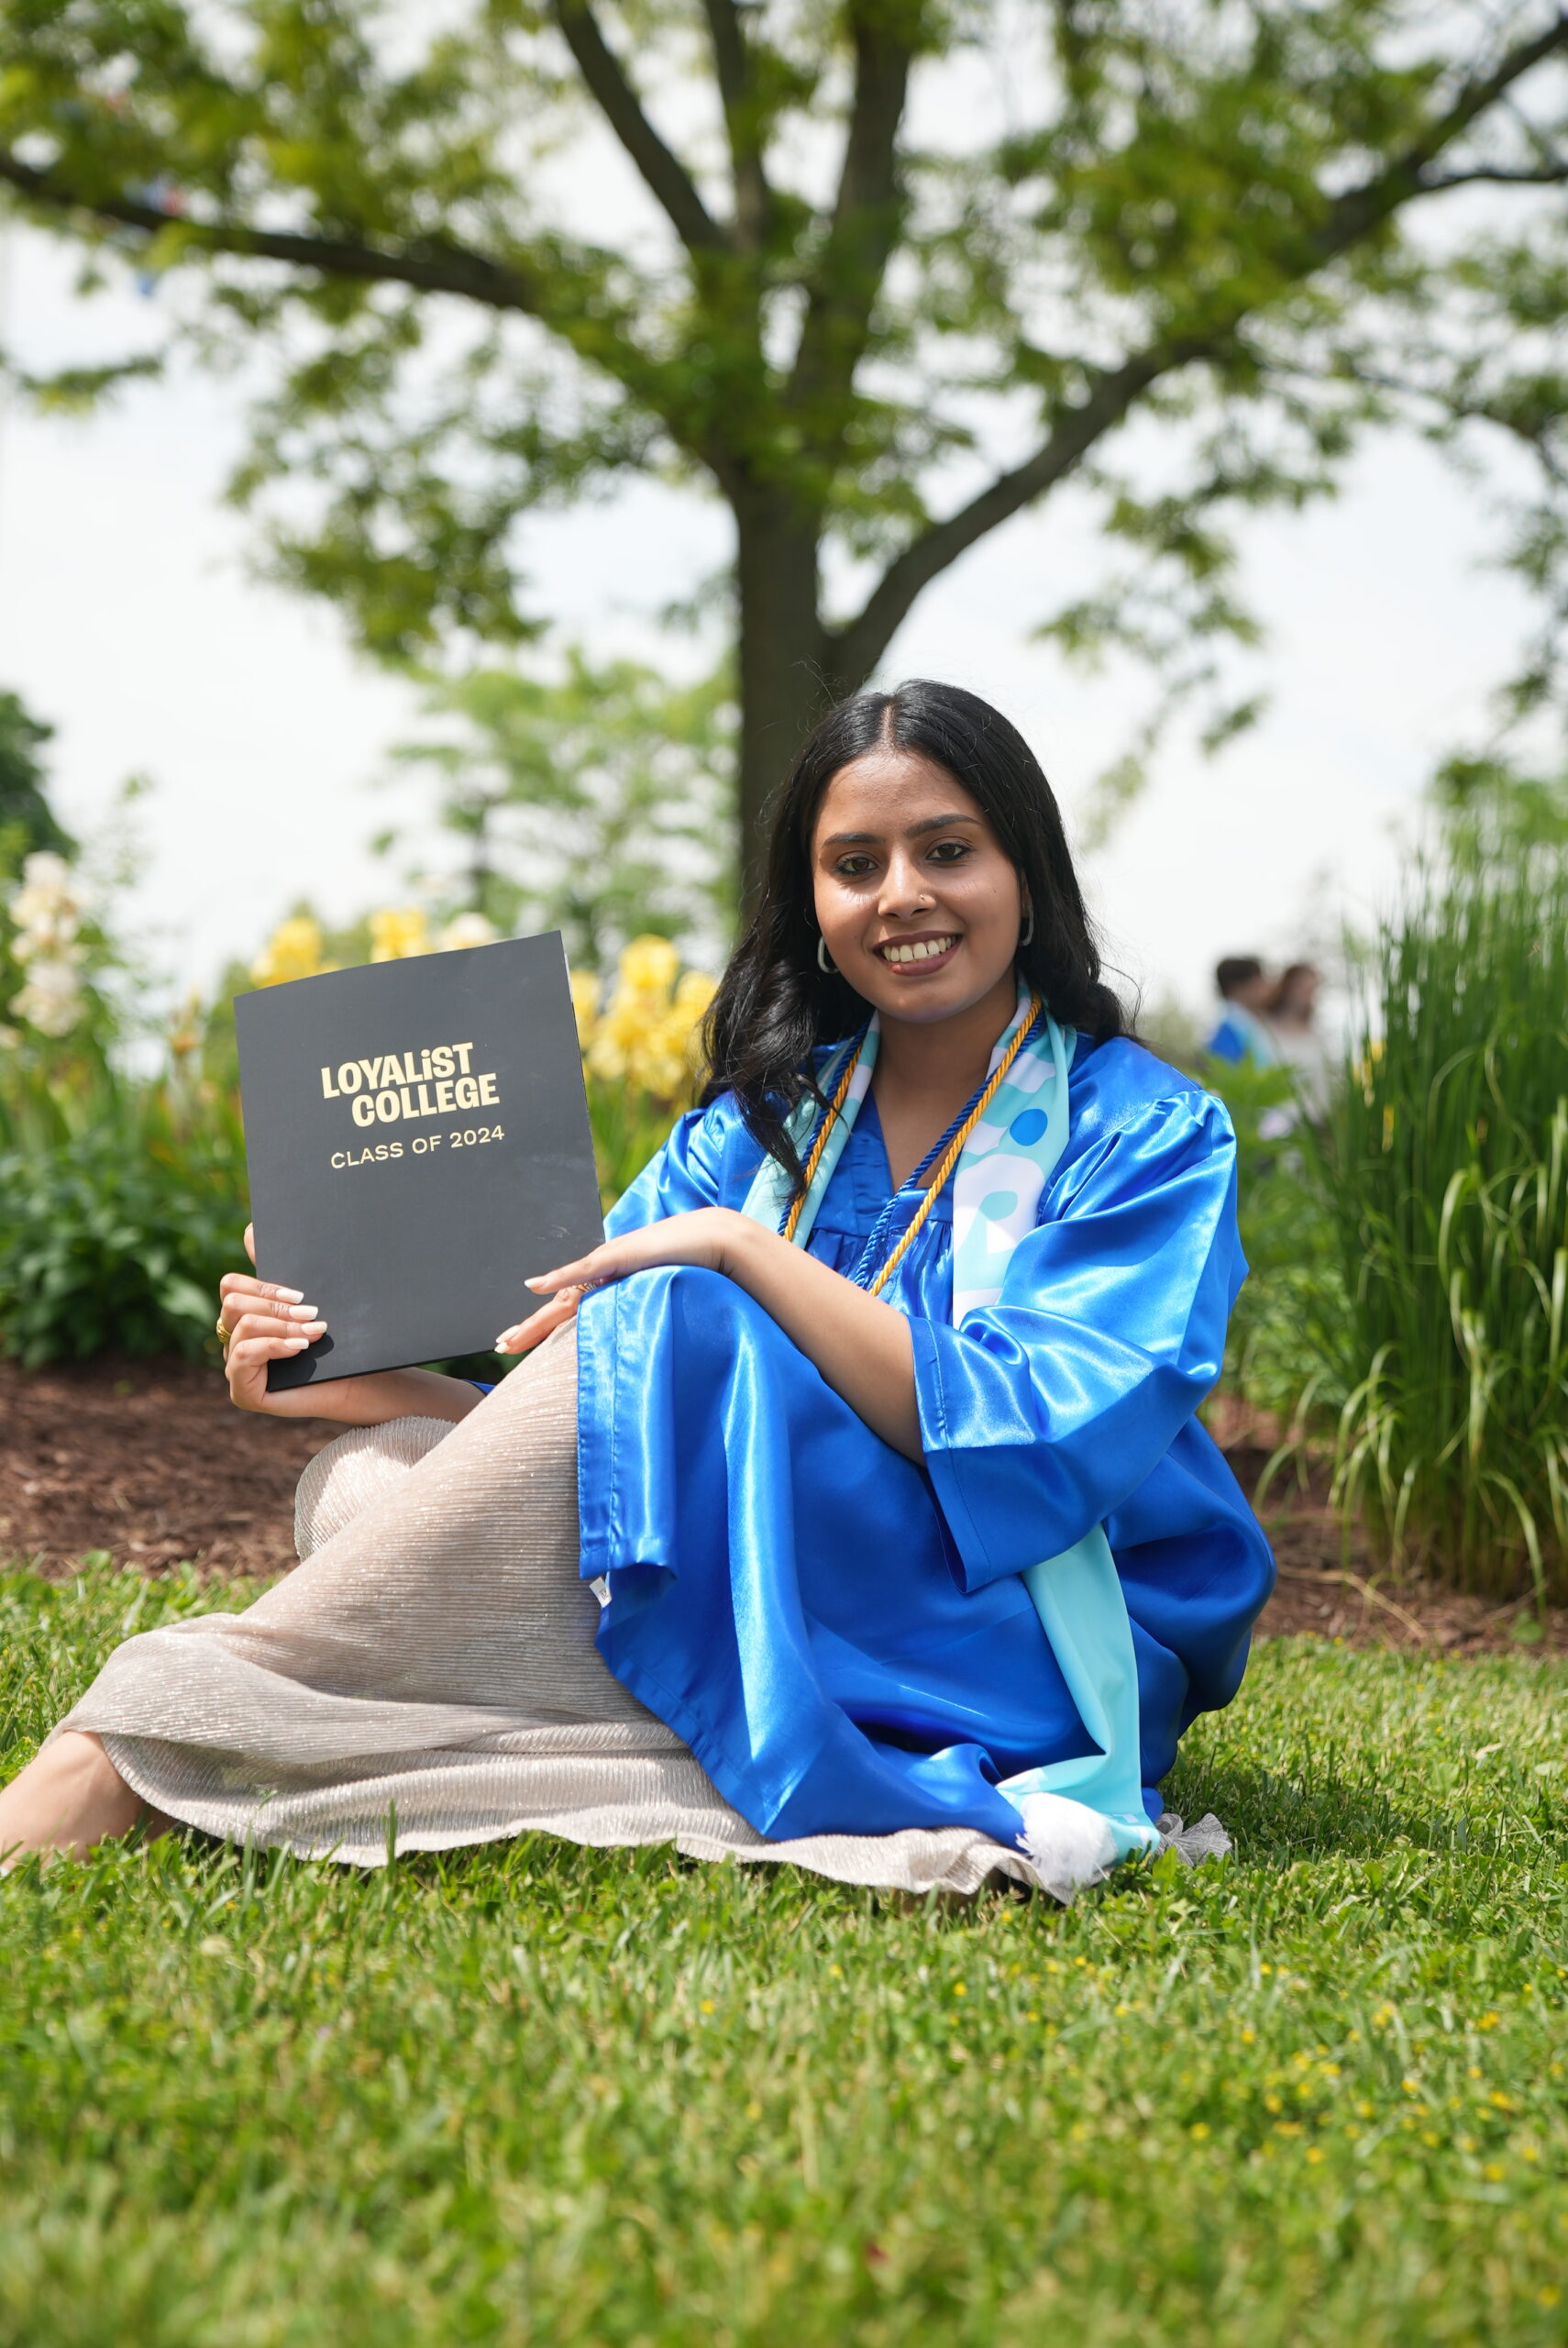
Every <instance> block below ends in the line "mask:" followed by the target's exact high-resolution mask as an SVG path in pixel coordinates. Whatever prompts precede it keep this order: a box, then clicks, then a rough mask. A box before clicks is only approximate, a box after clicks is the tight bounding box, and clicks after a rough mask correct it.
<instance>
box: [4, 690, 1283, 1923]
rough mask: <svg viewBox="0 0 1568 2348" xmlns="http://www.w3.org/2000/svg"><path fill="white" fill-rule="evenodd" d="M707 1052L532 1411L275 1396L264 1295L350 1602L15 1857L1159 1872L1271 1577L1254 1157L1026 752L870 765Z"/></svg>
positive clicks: (152, 1662) (820, 796)
mask: <svg viewBox="0 0 1568 2348" xmlns="http://www.w3.org/2000/svg"><path fill="white" fill-rule="evenodd" d="M710 1048H711V1064H712V1080H711V1081H710V1083H709V1086H708V1090H707V1093H706V1096H705V1098H706V1105H705V1106H704V1107H703V1108H701V1109H700V1110H696V1111H694V1112H693V1113H691V1114H690V1116H688V1117H685V1118H683V1119H682V1120H681V1122H680V1123H679V1124H678V1125H677V1127H676V1129H675V1131H674V1133H673V1135H671V1137H670V1139H669V1141H668V1143H667V1145H666V1146H665V1147H664V1148H663V1149H662V1150H661V1151H660V1153H659V1155H658V1156H657V1157H656V1158H655V1159H654V1161H653V1162H652V1164H651V1165H650V1166H649V1167H648V1168H646V1171H645V1172H644V1173H643V1174H642V1176H641V1177H640V1178H639V1180H637V1181H636V1182H635V1184H634V1185H633V1187H632V1189H631V1190H630V1191H628V1193H627V1194H626V1196H625V1197H624V1199H623V1200H622V1201H621V1202H620V1204H619V1205H618V1206H617V1207H616V1209H615V1211H614V1213H613V1214H612V1215H611V1217H610V1222H609V1230H610V1236H609V1237H608V1238H607V1239H606V1241H605V1243H604V1245H603V1246H602V1247H599V1248H596V1249H595V1250H594V1251H593V1252H592V1254H591V1255H589V1256H587V1257H584V1258H583V1259H582V1260H581V1261H580V1262H579V1263H574V1264H566V1265H562V1266H560V1267H558V1268H557V1269H556V1270H554V1271H551V1272H547V1273H545V1274H544V1275H542V1276H541V1277H540V1278H538V1279H533V1280H531V1281H530V1282H529V1283H528V1285H529V1287H530V1288H531V1289H533V1290H535V1291H536V1293H537V1294H541V1295H543V1296H545V1297H546V1298H547V1300H548V1301H547V1302H546V1304H545V1305H544V1306H543V1308H542V1309H541V1310H539V1311H538V1312H536V1313H535V1314H534V1316H533V1317H532V1318H531V1319H530V1320H528V1321H526V1322H525V1323H523V1324H521V1325H520V1326H517V1327H514V1328H511V1329H508V1330H506V1331H504V1332H503V1333H502V1337H501V1339H500V1340H499V1344H500V1346H501V1347H502V1350H508V1351H512V1352H514V1353H525V1354H527V1355H528V1357H529V1358H528V1360H527V1361H526V1362H525V1364H524V1365H523V1366H522V1367H521V1368H519V1369H518V1370H517V1371H516V1372H515V1373H514V1374H513V1376H512V1377H510V1378H508V1379H506V1380H505V1381H504V1382H503V1383H502V1385H501V1386H500V1387H499V1388H498V1389H497V1390H495V1392H493V1393H492V1394H491V1395H489V1396H488V1397H482V1396H481V1393H480V1390H476V1389H475V1388H474V1387H472V1386H469V1385H466V1384H463V1383H461V1382H459V1381H458V1380H456V1379H443V1378H439V1377H436V1376H434V1375H432V1374H430V1373H428V1372H425V1371H422V1370H400V1371H396V1372H391V1373H387V1374H385V1375H382V1376H379V1377H370V1378H359V1379H342V1380H339V1381H337V1383H335V1384H328V1385H321V1384H315V1385H312V1386H309V1387H304V1388H300V1389H296V1390H290V1391H287V1392H283V1393H278V1394H271V1393H269V1392H268V1391H267V1387H266V1373H267V1365H268V1363H269V1362H270V1361H273V1360H276V1359H278V1358H280V1357H283V1356H285V1355H287V1354H289V1353H291V1352H293V1351H295V1350H297V1349H299V1348H300V1347H301V1346H304V1345H305V1344H306V1343H308V1342H309V1340H310V1339H311V1338H312V1337H313V1336H315V1335H319V1334H320V1332H321V1331H322V1329H323V1328H324V1327H325V1325H326V1324H325V1323H324V1322H323V1321H322V1320H321V1319H320V1318H318V1316H317V1312H316V1307H315V1301H307V1300H305V1299H303V1298H301V1297H299V1296H297V1295H296V1294H295V1293H294V1292H293V1291H292V1290H287V1289H282V1288H278V1287H274V1286H271V1285H270V1284H268V1283H266V1282H264V1281H261V1280H258V1279H254V1278H253V1277H251V1276H250V1275H249V1274H248V1273H232V1274H230V1275H229V1276H228V1277H227V1278H226V1279H225V1281H224V1284H223V1314H224V1319H225V1322H226V1327H227V1330H228V1333H229V1342H228V1347H227V1360H228V1379H229V1385H230V1388H231V1390H232V1392H233V1396H234V1399H235V1401H237V1403H238V1404H239V1405H240V1406H241V1407H242V1408H244V1409H248V1410H256V1411H271V1412H277V1413H279V1414H281V1415H290V1416H293V1415H300V1414H305V1413H308V1414H313V1415H315V1416H318V1417H325V1418H330V1419H335V1420H337V1421H339V1422H344V1423H347V1424H348V1426H349V1427H350V1428H351V1429H352V1430H353V1431H352V1432H351V1433H348V1434H344V1435H343V1436H341V1437H340V1438H339V1439H338V1441H337V1442H336V1443H334V1444H332V1445H329V1447H328V1448H327V1449H326V1451H324V1452H323V1453H322V1454H321V1455H320V1456H319V1457H318V1458H316V1459H315V1461H313V1463H312V1465H311V1466H310V1467H309V1468H308V1469H307V1470H306V1472H305V1475H304V1479H303V1480H302V1483H301V1486H300V1498H299V1510H298V1530H299V1548H300V1555H301V1557H302V1559H303V1560H304V1562H303V1563H302V1564H301V1565H300V1567H298V1568H297V1570H296V1571H295V1572H293V1573H292V1574H290V1575H289V1576H288V1577H287V1578H285V1579H284V1580H283V1581H282V1582H281V1583H280V1584H279V1585H278V1586H277V1587H276V1588H275V1589H272V1590H271V1591H269V1592H268V1593H267V1595H266V1596H265V1597H263V1598H261V1599H259V1600H258V1601H257V1602H256V1603H255V1604H254V1605H253V1606H251V1607H250V1608H249V1609H248V1611H246V1612H245V1613H242V1614H237V1615H233V1614H214V1615H210V1616H206V1617H204V1618H202V1619H200V1620H196V1621H188V1622H183V1623H178V1624H175V1625H172V1626H171V1627H168V1628H165V1629H161V1630H156V1631H151V1632H149V1633H147V1634H144V1635H142V1636H141V1637H138V1638H133V1639H130V1640H128V1641H127V1643H126V1644H125V1645H123V1646H122V1647H120V1648H119V1649H118V1650H117V1651H116V1654H115V1655H113V1656H111V1657H110V1659H109V1661H108V1663H107V1664H106V1665H105V1668H104V1670H103V1671H102V1672H101V1673H100V1675H99V1677H98V1678H97V1679H96V1680H95V1681H94V1685H93V1686H92V1688H91V1689H89V1690H88V1691H87V1693H86V1694H85V1696H83V1699H82V1700H81V1702H80V1703H79V1704H78V1705H77V1706H76V1708H75V1710H74V1711H72V1712H71V1714H70V1715H69V1717H68V1718H67V1719H66V1720H65V1721H63V1722H61V1725H60V1727H59V1728H57V1729H56V1730H55V1732H54V1733H53V1735H52V1736H51V1738H50V1740H49V1742H48V1743H47V1744H45V1746H44V1748H43V1750H42V1751H41V1752H40V1753H39V1755H38V1757H37V1758H36V1759H35V1760H33V1761H32V1762H31V1763H29V1765H28V1767H27V1768H26V1769H24V1770H23V1772H22V1773H21V1775H20V1776H19V1777H18V1778H17V1779H16V1781H15V1782H14V1783H13V1784H12V1785H11V1786H10V1787H9V1788H8V1789H6V1791H5V1792H4V1793H3V1794H0V1849H4V1848H7V1847H8V1848H9V1849H10V1850H11V1851H12V1853H13V1854H14V1853H16V1852H17V1850H19V1849H20V1850H28V1849H39V1848H70V1849H72V1850H78V1851H80V1850H83V1849H85V1848H87V1847H89V1846H90V1845H92V1844H95V1843H97V1842H98V1841H100V1840H101V1839H103V1838H104V1837H105V1836H108V1835H113V1834H119V1833H126V1832H127V1830H128V1829H130V1828H131V1827H133V1826H134V1825H136V1824H137V1823H138V1822H141V1823H143V1824H144V1825H145V1826H148V1827H149V1828H150V1829H152V1830H155V1831H156V1830H158V1829H160V1828H161V1826H162V1825H163V1824H164V1823H165V1822H168V1821H170V1820H174V1821H179V1822H183V1823H185V1824H188V1825H191V1826H195V1827H199V1828H203V1829H205V1830H206V1831H207V1832H208V1833H215V1834H221V1835H226V1836H229V1837H231V1838H233V1839H235V1840H250V1841H254V1842H256V1843H259V1844H281V1845H282V1846H284V1847H285V1848H287V1849H289V1850H292V1851H294V1852H297V1853H299V1854H301V1855H333V1856H336V1857H338V1858H340V1859H346V1860H350V1861H353V1862H355V1863H357V1864H359V1865H361V1866H374V1865H377V1864H378V1863H380V1862H381V1860H383V1859H384V1858H385V1857H386V1855H388V1853H389V1851H391V1850H392V1849H393V1848H394V1847H395V1848H396V1849H398V1850H404V1851H406V1850H431V1849H444V1848H447V1847H450V1846H452V1845H456V1844H470V1843H480V1842H484V1841H488V1840H492V1839H495V1838H497V1837H502V1836H509V1835H514V1834H517V1833H522V1832H524V1831H525V1830H527V1829H530V1828H546V1829H548V1830H550V1831H551V1832H554V1833H559V1834H563V1835H567V1836H569V1837H572V1838H574V1839H575V1840H577V1841H580V1842H583V1843H591V1844H617V1843H620V1844H632V1843H644V1842H656V1841H664V1840H670V1839H673V1840H675V1841H677V1842H678V1843H679V1845H680V1847H681V1848H682V1849H684V1850H687V1851H690V1852H694V1853H699V1854H705V1855H723V1854H726V1853H732V1854H735V1855H741V1856H745V1857H750V1858H763V1857H767V1858H773V1859H778V1858H789V1859H792V1860H795V1861H797V1862H799V1863H801V1864H803V1865H805V1866H812V1867H814V1868H817V1869H818V1870H820V1871H821V1872H822V1873H823V1874H826V1875H831V1876H837V1877H843V1878H846V1879H849V1880H853V1881H857V1882H867V1883H877V1884H889V1885H906V1886H913V1887H929V1886H931V1885H933V1884H942V1885H944V1886H945V1887H947V1888H955V1889H973V1888H976V1887H977V1885H978V1884H979V1883H980V1882H981V1881H983V1880H984V1879H985V1877H987V1876H988V1875H989V1874H992V1873H995V1872H998V1871H1000V1872H1003V1873H1009V1874H1011V1875H1012V1876H1014V1877H1017V1878H1019V1879H1021V1880H1023V1881H1026V1882H1036V1883H1043V1884H1045V1885H1046V1886H1048V1887H1049V1888H1052V1889H1054V1890H1055V1891H1057V1892H1058V1893H1062V1894H1066V1893H1070V1891H1071V1889H1072V1888H1073V1887H1074V1886H1075V1885H1076V1884H1077V1883H1079V1882H1083V1881H1088V1880H1093V1879H1095V1878H1096V1877H1098V1876H1099V1874H1100V1873H1102V1872H1103V1871H1104V1870H1105V1868H1107V1867H1108V1866H1110V1865H1112V1864H1113V1863H1114V1862H1115V1860H1116V1859H1117V1858H1119V1857H1122V1856H1126V1855H1128V1854H1130V1853H1132V1852H1133V1851H1135V1850H1139V1849H1144V1848H1148V1847H1151V1846H1152V1845H1153V1844H1154V1842H1155V1840H1156V1830H1155V1827H1154V1824H1153V1821H1154V1820H1155V1819H1156V1818H1157V1816H1158V1815H1159V1812H1160V1801H1159V1798H1158V1795H1157V1793H1156V1792H1155V1791H1154V1789H1155V1788H1156V1787H1157V1786H1158V1784H1159V1782H1160V1780H1161V1778H1163V1777H1164V1776H1165V1773H1166V1771H1167V1770H1168V1769H1169V1767H1170V1766H1171V1763H1172V1761H1173V1759H1174V1758H1175V1755H1176V1740H1177V1738H1178V1737H1179V1736H1180V1734H1181V1733H1182V1731H1183V1730H1184V1729H1185V1728H1186V1727H1187V1723H1188V1722H1190V1721H1191V1720H1192V1719H1193V1718H1194V1716H1195V1715H1196V1714H1197V1713H1198V1712H1200V1711H1206V1710H1209V1709H1210V1708H1212V1707H1215V1706H1218V1705H1221V1704H1225V1703H1227V1702H1229V1700H1230V1699H1231V1696H1232V1695H1234V1693H1235V1691H1236V1689H1237V1687H1238V1685H1239V1683H1240V1680H1241V1677H1242V1668H1243V1666H1244V1663H1245V1658H1246V1653H1247V1642H1248V1636H1249V1633H1250V1630H1251V1626H1252V1623H1253V1619H1254V1618H1255V1616H1256V1614H1257V1612H1258V1610H1259V1608H1260V1607H1261V1606H1262V1604H1263V1602H1264V1599H1265V1597H1266V1596H1267V1594H1268V1590H1269V1588H1270V1584H1271V1581H1272V1578H1273V1567H1272V1564H1271V1561H1270V1557H1269V1553H1268V1548H1267V1545H1266V1543H1265V1542H1264V1538H1263V1535H1262V1534H1261V1533H1260V1531H1259V1529H1258V1526H1257V1524H1256V1523H1255V1522H1254V1520H1253V1516H1252V1514H1251V1513H1250V1512H1249V1510H1248V1508H1247V1506H1246V1503H1245V1501H1243V1499H1242V1495H1241V1492H1240V1491H1239V1490H1238V1489H1237V1486H1236V1484H1235V1482H1234V1480H1233V1479H1232V1478H1231V1474H1230V1471H1229V1469H1228V1468H1227V1467H1226V1466H1225V1464H1224V1462H1223V1460H1222V1459H1221V1458H1220V1455H1219V1453H1218V1452H1217V1451H1216V1449H1215V1447H1214V1445H1213V1444H1212V1443H1211V1442H1210V1441H1209V1437H1208V1436H1207V1434H1205V1433H1204V1431H1203V1429H1202V1428H1201V1427H1200V1426H1199V1425H1198V1422H1197V1420H1196V1417H1195V1415H1194V1413H1195V1412H1196V1410H1197V1408H1198V1403H1199V1402H1200V1401H1202V1399H1203V1397H1204V1395H1205V1394H1206V1393H1207V1392H1208V1390H1209V1388H1210V1387H1211V1386H1212V1385H1213V1383H1214V1380H1215V1379H1216V1378H1217V1376H1218V1375H1219V1370H1220V1359H1221V1354H1222V1349H1223V1345H1224V1335H1225V1323H1226V1317H1227V1314H1228V1312H1229V1311H1230V1308H1231V1302H1232V1300H1233V1298H1234V1294H1235V1291H1236V1289H1237V1287H1238V1286H1239V1284H1240V1281H1241V1279H1242V1274H1243V1271H1244V1266H1243V1264H1242V1257H1241V1252H1240V1247H1239V1245H1238V1241H1237V1235H1236V1215H1235V1162H1234V1155H1235V1154H1234V1141H1233V1137H1232V1135H1231V1128H1230V1124H1229V1123H1228V1121H1227V1118H1226V1114H1225V1111H1224V1109H1223V1108H1222V1107H1221V1106H1220V1103H1219V1102H1217V1101H1215V1100H1214V1099H1212V1098H1211V1097H1210V1096H1209V1094H1207V1093H1205V1092H1203V1091H1201V1090H1199V1088H1198V1086H1196V1085H1194V1084H1192V1083H1190V1082H1189V1081H1188V1080H1187V1079H1186V1078H1185V1077H1182V1076H1179V1075H1177V1074H1176V1073H1175V1071H1173V1070H1172V1069H1169V1068H1166V1067H1164V1066H1163V1065H1162V1064H1161V1063H1160V1062H1159V1061H1158V1060H1156V1059H1154V1058H1152V1056H1151V1055H1150V1054H1149V1053H1148V1052H1147V1051H1145V1050H1144V1049H1143V1047H1141V1046H1140V1045H1138V1044H1137V1043H1135V1042H1133V1041H1132V1039H1131V1038H1130V1037H1129V1036H1127V1035H1126V1034H1125V1032H1124V1023H1123V1019H1122V1014H1121V1008H1120V1006H1119V1004H1118V1002H1117V1001H1116V999H1115V997H1114V996H1113V995H1112V994H1111V993H1110V991H1109V989H1108V988H1106V987H1105V986H1104V985H1103V984H1102V983H1101V981H1100V976H1099V955H1098V953H1097V951H1096V947H1095V944H1094V940H1093V937H1092V935H1091V932H1090V928H1089V925H1088V920H1087V918H1086V915H1085V912H1084V907H1083V901H1082V898H1081V895H1080V892H1079V889H1078V883H1077V877H1076V875H1075V873H1074V870H1073V865H1072V860H1071V858H1070V856H1069V854H1068V851H1067V847H1066V840H1065V837H1064V835H1063V830H1062V823H1061V818H1060V815H1059V814H1058V811H1057V808H1056V803H1055V799H1054V798H1053V796H1052V793H1051V791H1050V788H1049V786H1048V784H1047V783H1046V781H1045V778H1044V776H1043V773H1042V772H1041V770H1040V768H1039V766H1038V764H1037V763H1036V761H1035V759H1034V758H1033V756H1032V753H1031V751H1030V749H1029V748H1028V746H1027V745H1026V744H1025V742H1024V741H1023V740H1022V738H1021V736H1020V735H1019V734H1018V733H1017V732H1016V731H1015V729H1014V728H1013V727H1012V726H1011V725H1009V724H1008V723H1007V721H1006V720H1005V719H1004V718H1002V717H1000V716H999V714H997V713H996V711H994V710H992V709H989V708H988V706H987V705H986V704H985V703H983V702H980V701H977V699H976V698H975V697H974V696H973V695H972V694H969V693H965V692H958V691H956V690H955V689H953V688H951V687H947V686H941V685H934V684H929V683H919V682H917V683H913V684H909V685H905V686H902V687H900V690H899V691H898V692H893V693H887V694H884V693H874V692H866V693H860V694H857V695H856V697H855V698H854V699H853V700H851V701H848V702H845V703H844V704H843V705H842V706H841V707H840V708H838V709H836V710H835V711H834V713H833V714H831V715H830V716H829V717H828V718H826V719H825V720H824V722H823V725H821V726H820V727H819V728H818V730H817V732H816V733H815V734H814V735H813V736H812V739H811V741H810V742H809V743H808V744H807V745H806V747H805V748H804V750H803V751H802V753H801V758H800V759H799V761H798V763H797V765H796V767H795V770H794V772H793V774H792V775H791V776H790V780H789V781H788V783H787V784H786V786H785V789H784V791H783V793H782V795H781V798H780V801H779V805H778V816H777V821H776V823H775V825H774V831H773V840H772V846H771V849H770V854H769V861H768V869H767V881H766V886H765V888H764V891H763V894H762V901H761V903H760V905H759V907H758V910H757V912H756V917H755V919H754V920H753V922H752V924H751V926H750V928H749V929H748V931H747V933H746V935H745V938H744V940H743V941H742V943H741V945H740V946H739V947H737V949H736V951H735V954H734V958H733V960H732V961H731V963H730V967H729V969H728V970H727V972H726V973H725V976H724V980H723V986H722V987H721V989H720V991H719V994H718V997H717V999H716V1001H715V1003H714V1006H713V1010H712V1023H711V1030H710ZM388 1276H389V1278H392V1279H395V1278H396V1276H397V1271H396V1267H395V1266H392V1267H390V1268H389V1274H388ZM323 1301H324V1302H326V1303H327V1304H328V1305H330V1299H325V1300H323Z"/></svg>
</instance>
